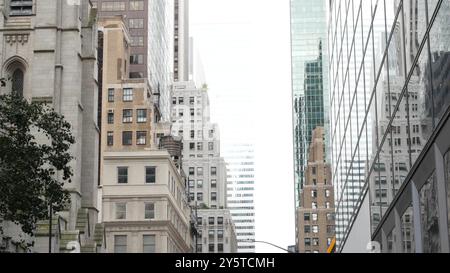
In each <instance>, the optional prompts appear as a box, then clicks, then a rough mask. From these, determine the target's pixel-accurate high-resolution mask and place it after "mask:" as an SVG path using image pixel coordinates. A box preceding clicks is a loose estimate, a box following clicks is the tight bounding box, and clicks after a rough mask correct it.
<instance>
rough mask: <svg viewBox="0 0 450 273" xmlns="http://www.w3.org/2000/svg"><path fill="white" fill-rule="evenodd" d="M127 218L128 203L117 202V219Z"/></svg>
mask: <svg viewBox="0 0 450 273" xmlns="http://www.w3.org/2000/svg"><path fill="white" fill-rule="evenodd" d="M125 219H127V204H126V203H116V220H125Z"/></svg>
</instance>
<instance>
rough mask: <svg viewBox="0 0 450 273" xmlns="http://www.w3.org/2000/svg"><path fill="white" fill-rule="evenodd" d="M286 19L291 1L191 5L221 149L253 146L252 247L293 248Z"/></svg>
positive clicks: (206, 0) (205, 0) (214, 0)
mask: <svg viewBox="0 0 450 273" xmlns="http://www.w3.org/2000/svg"><path fill="white" fill-rule="evenodd" d="M289 16H290V14H289V0H190V35H191V36H192V37H194V43H195V44H196V48H197V50H198V51H199V52H200V55H201V59H202V62H203V65H204V70H205V76H206V81H207V83H208V85H209V87H210V93H209V95H210V100H211V115H212V119H213V121H214V122H217V123H219V126H220V131H221V138H222V142H223V145H227V144H226V143H227V142H232V141H241V142H242V141H244V142H250V143H254V144H255V146H256V147H255V149H256V165H257V166H256V173H257V177H256V239H257V240H262V241H268V242H271V243H274V244H276V245H279V246H281V247H285V248H286V247H287V246H288V245H293V244H295V235H294V230H295V223H294V220H295V212H294V190H293V189H294V182H293V155H292V151H293V145H292V107H291V104H292V103H291V100H292V96H291V66H290V19H289ZM256 247H257V248H256V250H257V252H278V250H277V249H276V248H273V247H270V246H267V245H264V244H259V243H258V244H256Z"/></svg>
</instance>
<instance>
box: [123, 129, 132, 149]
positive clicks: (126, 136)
mask: <svg viewBox="0 0 450 273" xmlns="http://www.w3.org/2000/svg"><path fill="white" fill-rule="evenodd" d="M122 145H124V146H131V145H133V132H131V131H125V132H122Z"/></svg>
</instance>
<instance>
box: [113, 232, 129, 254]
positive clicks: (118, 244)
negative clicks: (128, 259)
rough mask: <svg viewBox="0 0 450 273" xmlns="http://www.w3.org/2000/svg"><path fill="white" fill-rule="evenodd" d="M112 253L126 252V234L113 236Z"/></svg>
mask: <svg viewBox="0 0 450 273" xmlns="http://www.w3.org/2000/svg"><path fill="white" fill-rule="evenodd" d="M114 253H127V235H115V236H114Z"/></svg>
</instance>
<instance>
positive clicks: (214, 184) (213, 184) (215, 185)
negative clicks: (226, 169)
mask: <svg viewBox="0 0 450 273" xmlns="http://www.w3.org/2000/svg"><path fill="white" fill-rule="evenodd" d="M216 188H217V180H211V189H216Z"/></svg>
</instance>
